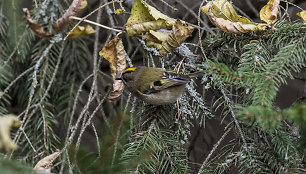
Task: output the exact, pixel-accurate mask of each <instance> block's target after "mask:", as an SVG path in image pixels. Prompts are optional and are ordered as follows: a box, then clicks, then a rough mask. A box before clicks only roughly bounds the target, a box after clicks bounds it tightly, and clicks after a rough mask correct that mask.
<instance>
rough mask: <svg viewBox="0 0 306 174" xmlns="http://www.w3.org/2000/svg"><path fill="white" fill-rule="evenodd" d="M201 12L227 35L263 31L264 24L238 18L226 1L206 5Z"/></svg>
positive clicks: (221, 0)
mask: <svg viewBox="0 0 306 174" xmlns="http://www.w3.org/2000/svg"><path fill="white" fill-rule="evenodd" d="M201 10H202V11H203V12H204V13H205V14H206V15H207V16H208V18H209V19H210V21H211V22H212V23H213V24H214V25H216V26H217V27H218V28H220V29H221V30H223V31H225V32H229V33H235V34H240V33H246V32H248V31H255V30H264V29H265V28H266V25H265V24H259V23H255V22H252V21H250V20H249V19H248V18H246V17H244V16H240V15H238V14H237V12H236V11H235V9H234V7H233V6H232V4H231V3H229V2H228V1H227V0H215V1H211V2H209V3H207V4H206V5H205V6H203V7H202V8H201Z"/></svg>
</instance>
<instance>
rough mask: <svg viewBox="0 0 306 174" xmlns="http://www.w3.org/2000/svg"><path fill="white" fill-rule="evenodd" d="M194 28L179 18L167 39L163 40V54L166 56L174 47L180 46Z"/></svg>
mask: <svg viewBox="0 0 306 174" xmlns="http://www.w3.org/2000/svg"><path fill="white" fill-rule="evenodd" d="M193 30H194V28H193V27H192V26H189V25H187V24H186V23H185V22H183V21H180V20H177V21H176V23H175V24H174V25H173V27H172V32H171V33H170V34H169V35H168V37H167V39H166V40H165V41H163V42H162V48H161V49H160V50H159V54H160V55H161V56H165V55H166V54H168V53H169V52H171V51H172V50H173V49H174V48H177V47H179V46H180V45H181V44H182V43H183V42H184V41H185V40H186V39H187V38H188V37H189V36H191V34H192V32H193Z"/></svg>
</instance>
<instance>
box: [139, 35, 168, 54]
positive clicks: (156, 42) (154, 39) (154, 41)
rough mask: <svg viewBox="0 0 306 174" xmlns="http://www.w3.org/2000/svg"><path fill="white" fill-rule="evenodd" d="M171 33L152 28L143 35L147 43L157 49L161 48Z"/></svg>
mask: <svg viewBox="0 0 306 174" xmlns="http://www.w3.org/2000/svg"><path fill="white" fill-rule="evenodd" d="M169 34H170V33H165V32H158V31H153V30H150V31H149V32H148V33H147V34H145V35H144V36H143V37H144V39H145V40H146V45H147V46H148V47H154V48H156V49H157V50H160V49H161V48H162V43H163V42H165V41H166V40H167V37H168V36H169Z"/></svg>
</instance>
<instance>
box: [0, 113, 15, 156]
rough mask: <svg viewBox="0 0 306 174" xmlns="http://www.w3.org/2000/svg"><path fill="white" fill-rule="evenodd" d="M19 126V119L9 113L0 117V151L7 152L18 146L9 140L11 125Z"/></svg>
mask: <svg viewBox="0 0 306 174" xmlns="http://www.w3.org/2000/svg"><path fill="white" fill-rule="evenodd" d="M19 126H20V121H19V119H18V118H17V117H16V116H15V115H12V114H9V115H3V116H1V117H0V151H4V152H6V153H9V152H12V151H14V150H16V149H17V148H18V146H17V145H16V144H15V143H14V142H13V141H12V140H11V137H10V131H11V127H19Z"/></svg>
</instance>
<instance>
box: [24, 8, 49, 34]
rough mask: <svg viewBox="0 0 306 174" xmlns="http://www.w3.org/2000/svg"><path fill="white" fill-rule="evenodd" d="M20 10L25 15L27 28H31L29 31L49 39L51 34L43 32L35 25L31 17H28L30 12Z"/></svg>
mask: <svg viewBox="0 0 306 174" xmlns="http://www.w3.org/2000/svg"><path fill="white" fill-rule="evenodd" d="M22 10H23V12H24V14H25V18H26V20H27V22H28V24H29V27H30V28H31V30H32V31H33V32H34V33H35V34H37V35H38V36H40V37H50V36H51V34H50V33H49V32H47V31H45V30H44V28H43V27H42V26H41V25H39V24H37V23H35V22H34V21H33V19H32V17H31V15H30V12H29V10H28V9H27V8H23V9H22Z"/></svg>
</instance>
